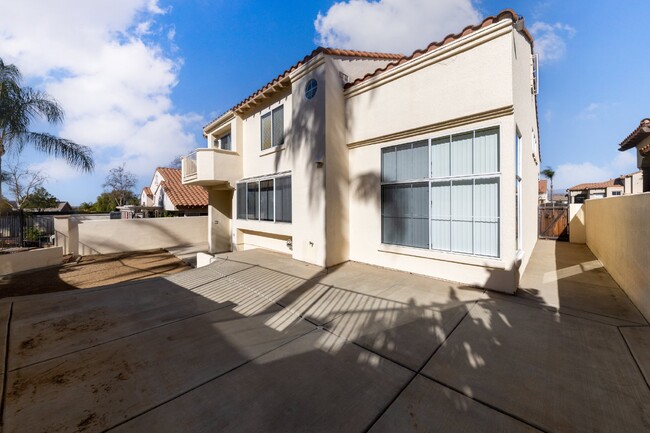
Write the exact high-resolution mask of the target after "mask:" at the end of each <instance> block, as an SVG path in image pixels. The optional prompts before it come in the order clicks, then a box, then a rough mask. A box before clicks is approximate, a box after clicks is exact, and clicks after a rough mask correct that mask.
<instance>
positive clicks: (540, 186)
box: [537, 179, 549, 204]
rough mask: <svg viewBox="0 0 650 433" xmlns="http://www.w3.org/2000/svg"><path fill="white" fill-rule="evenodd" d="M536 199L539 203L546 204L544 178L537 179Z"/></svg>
mask: <svg viewBox="0 0 650 433" xmlns="http://www.w3.org/2000/svg"><path fill="white" fill-rule="evenodd" d="M537 194H538V197H537V201H538V203H539V204H546V203H548V202H549V200H548V181H547V180H546V179H543V180H539V181H537Z"/></svg>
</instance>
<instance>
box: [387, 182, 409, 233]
mask: <svg viewBox="0 0 650 433" xmlns="http://www.w3.org/2000/svg"><path fill="white" fill-rule="evenodd" d="M410 189H411V186H410V185H385V186H383V187H382V189H381V196H382V200H381V214H382V242H383V243H385V244H393V245H404V242H403V240H402V239H403V238H404V237H405V232H406V228H405V227H404V218H405V216H406V209H405V206H404V204H405V202H406V199H405V197H406V196H407V194H408V193H409V191H410Z"/></svg>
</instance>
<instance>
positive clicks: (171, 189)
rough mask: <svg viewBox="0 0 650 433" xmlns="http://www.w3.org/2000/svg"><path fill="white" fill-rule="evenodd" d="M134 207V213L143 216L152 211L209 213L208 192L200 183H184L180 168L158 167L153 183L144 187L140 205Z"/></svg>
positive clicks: (184, 213)
mask: <svg viewBox="0 0 650 433" xmlns="http://www.w3.org/2000/svg"><path fill="white" fill-rule="evenodd" d="M130 208H131V207H130ZM132 208H133V209H132V210H131V212H132V213H134V214H135V215H137V213H138V212H140V213H142V214H143V216H146V215H144V214H145V213H147V212H151V211H157V213H158V214H162V213H171V214H175V215H179V216H194V215H207V213H208V193H207V191H206V190H205V189H204V188H202V187H200V186H198V185H184V184H183V182H182V181H181V170H180V169H178V168H165V167H158V168H157V169H156V171H155V172H154V175H153V178H152V179H151V185H150V186H145V187H144V188H142V193H141V194H140V206H135V207H132ZM122 211H123V214H124V212H125V211H124V209H122ZM135 215H134V216H135Z"/></svg>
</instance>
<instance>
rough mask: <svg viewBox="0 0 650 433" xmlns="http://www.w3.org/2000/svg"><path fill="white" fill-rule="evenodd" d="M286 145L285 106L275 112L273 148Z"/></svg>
mask: <svg viewBox="0 0 650 433" xmlns="http://www.w3.org/2000/svg"><path fill="white" fill-rule="evenodd" d="M281 144H284V106H280V107H278V108H276V109H275V110H273V146H280V145H281Z"/></svg>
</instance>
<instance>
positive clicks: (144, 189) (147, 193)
mask: <svg viewBox="0 0 650 433" xmlns="http://www.w3.org/2000/svg"><path fill="white" fill-rule="evenodd" d="M142 192H144V193H145V194H146V195H147V197H151V198H153V193H152V192H151V188H149V187H148V186H145V187H144V188H142Z"/></svg>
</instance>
